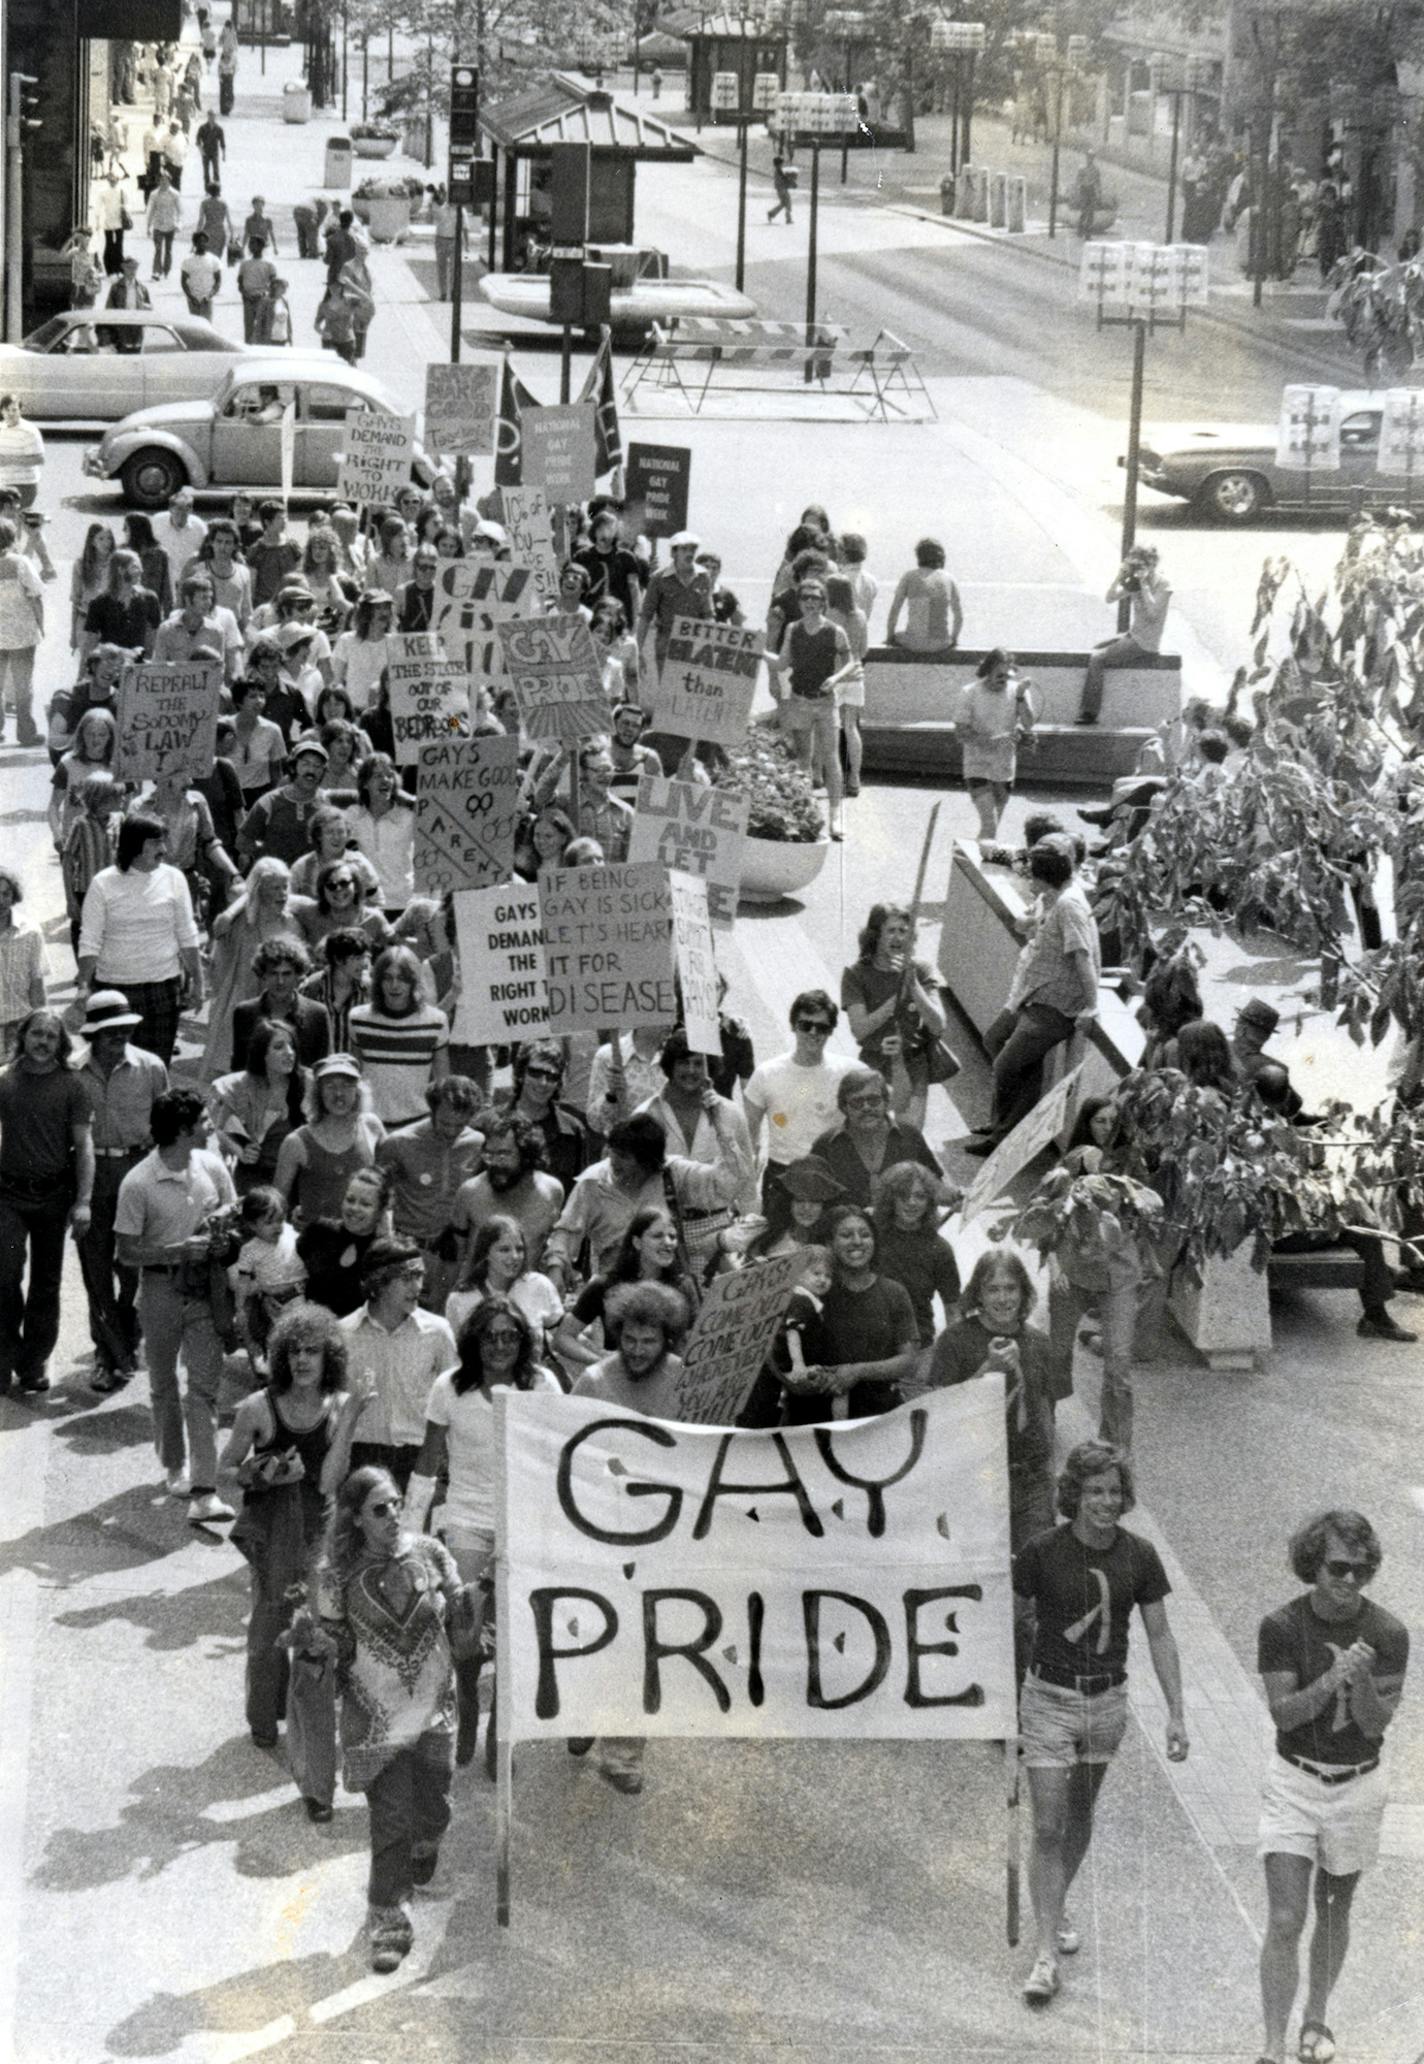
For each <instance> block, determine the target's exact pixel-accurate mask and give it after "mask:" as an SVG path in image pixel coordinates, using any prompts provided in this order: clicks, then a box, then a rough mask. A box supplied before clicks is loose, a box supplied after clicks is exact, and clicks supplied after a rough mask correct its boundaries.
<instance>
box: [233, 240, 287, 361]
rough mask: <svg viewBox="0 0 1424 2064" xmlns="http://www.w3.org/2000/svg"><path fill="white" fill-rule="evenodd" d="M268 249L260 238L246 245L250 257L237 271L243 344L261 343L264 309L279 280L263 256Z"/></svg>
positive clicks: (274, 270) (273, 268)
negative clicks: (260, 325) (273, 284)
mask: <svg viewBox="0 0 1424 2064" xmlns="http://www.w3.org/2000/svg"><path fill="white" fill-rule="evenodd" d="M265 249H266V246H265V245H264V244H263V241H262V239H261V237H254V238H253V239H252V241H251V243H249V245H248V246H247V256H246V257H245V258H244V259H243V260H242V262H241V264H240V265H239V266H238V268H237V291H238V293H239V294H240V295H241V296H242V340H243V342H244V344H256V343H260V342H261V333H260V329H259V324H260V323H261V319H262V309H263V307H264V305H265V303H266V300H267V297H268V295H269V294H270V293H271V291H272V282H273V281H274V280H275V279H276V277H277V268H276V267H275V266H274V265H271V264H269V262H268V260H267V259H266V258H265V257H264V256H263V253H264V251H265Z"/></svg>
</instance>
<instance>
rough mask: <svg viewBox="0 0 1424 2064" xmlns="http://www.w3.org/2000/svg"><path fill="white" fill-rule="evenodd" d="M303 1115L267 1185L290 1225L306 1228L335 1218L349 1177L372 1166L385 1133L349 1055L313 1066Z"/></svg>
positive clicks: (282, 1149) (288, 1139) (339, 1054)
mask: <svg viewBox="0 0 1424 2064" xmlns="http://www.w3.org/2000/svg"><path fill="white" fill-rule="evenodd" d="M303 1113H304V1122H303V1123H302V1124H301V1125H299V1126H298V1127H297V1129H296V1131H295V1132H291V1133H289V1134H288V1135H287V1137H286V1139H284V1140H283V1142H282V1147H281V1151H280V1153H279V1154H278V1156H277V1171H276V1174H275V1175H274V1176H273V1178H272V1180H273V1183H274V1184H275V1186H276V1187H277V1188H278V1189H279V1190H280V1191H281V1192H282V1195H283V1196H284V1197H285V1198H286V1200H287V1209H288V1211H289V1213H290V1214H291V1217H292V1219H293V1221H294V1223H295V1224H297V1225H310V1224H312V1222H313V1221H314V1220H316V1219H321V1218H336V1217H337V1216H338V1215H339V1213H340V1211H341V1206H342V1200H343V1198H344V1197H345V1195H346V1186H347V1184H348V1183H349V1181H350V1180H351V1178H352V1176H354V1175H355V1174H357V1173H358V1171H361V1170H364V1169H368V1168H372V1167H374V1166H375V1161H376V1149H377V1147H378V1146H379V1145H380V1143H381V1141H382V1140H383V1139H384V1138H385V1136H386V1128H385V1126H384V1125H383V1124H382V1123H381V1121H380V1119H379V1118H378V1117H377V1116H376V1114H375V1112H374V1111H372V1110H371V1108H370V1090H369V1088H368V1087H367V1085H366V1083H365V1082H364V1081H363V1080H362V1076H361V1069H360V1065H359V1063H358V1062H357V1061H355V1060H354V1059H353V1058H352V1056H351V1055H350V1054H349V1053H334V1054H328V1055H327V1057H326V1059H325V1060H324V1061H318V1062H317V1064H316V1066H315V1067H314V1068H313V1069H312V1071H311V1086H310V1088H309V1089H308V1091H307V1096H306V1102H305V1104H304V1106H303ZM387 1202H389V1198H387Z"/></svg>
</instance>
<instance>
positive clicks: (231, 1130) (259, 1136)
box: [208, 1018, 307, 1196]
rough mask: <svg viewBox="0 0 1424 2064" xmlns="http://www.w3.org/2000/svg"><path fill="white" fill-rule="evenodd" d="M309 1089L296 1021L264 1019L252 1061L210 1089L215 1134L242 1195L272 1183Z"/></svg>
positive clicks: (252, 1041)
mask: <svg viewBox="0 0 1424 2064" xmlns="http://www.w3.org/2000/svg"><path fill="white" fill-rule="evenodd" d="M306 1093H307V1074H306V1070H305V1069H304V1068H302V1067H299V1066H298V1064H297V1042H296V1037H295V1035H294V1033H293V1031H292V1028H291V1026H290V1025H286V1024H281V1023H274V1022H273V1020H272V1019H271V1018H259V1019H258V1020H257V1023H256V1024H255V1025H254V1026H253V1028H252V1034H251V1037H250V1038H249V1040H248V1042H247V1066H246V1067H245V1068H239V1069H238V1070H237V1071H236V1072H235V1073H233V1074H231V1075H220V1076H219V1077H218V1079H217V1081H216V1082H215V1083H214V1084H213V1086H212V1088H211V1089H210V1090H209V1091H208V1115H209V1117H210V1118H211V1120H212V1125H213V1137H214V1140H215V1142H216V1144H217V1145H218V1147H219V1148H220V1149H221V1150H222V1152H223V1154H224V1155H225V1156H226V1158H227V1159H228V1161H229V1162H230V1163H231V1165H232V1179H233V1182H234V1184H235V1185H236V1188H237V1193H238V1195H239V1196H242V1195H243V1194H244V1193H245V1192H246V1191H248V1190H250V1189H252V1188H254V1187H255V1186H256V1185H257V1184H258V1183H262V1184H267V1183H270V1182H271V1180H272V1178H273V1176H274V1175H275V1174H276V1172H277V1157H278V1154H279V1152H280V1151H281V1146H282V1142H283V1140H284V1139H286V1137H287V1135H288V1133H291V1132H295V1131H296V1129H297V1127H298V1126H299V1125H300V1124H301V1123H302V1122H303V1114H304V1109H305V1102H306Z"/></svg>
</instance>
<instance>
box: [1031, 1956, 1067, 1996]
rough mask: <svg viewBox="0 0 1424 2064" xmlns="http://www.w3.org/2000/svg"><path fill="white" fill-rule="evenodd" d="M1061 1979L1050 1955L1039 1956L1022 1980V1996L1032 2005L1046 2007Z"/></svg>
mask: <svg viewBox="0 0 1424 2064" xmlns="http://www.w3.org/2000/svg"><path fill="white" fill-rule="evenodd" d="M1061 1982H1062V1981H1061V1980H1060V1978H1059V1976H1058V1966H1057V1964H1055V1963H1054V1961H1053V1959H1052V1957H1046V1956H1041V1957H1040V1958H1039V1960H1038V1962H1037V1963H1036V1964H1035V1965H1034V1967H1033V1969H1032V1970H1031V1971H1030V1972H1029V1974H1028V1976H1027V1978H1025V1980H1024V1989H1023V1996H1024V1998H1025V1999H1026V2000H1027V2001H1028V2003H1029V2005H1030V2006H1033V2007H1046V2006H1047V2005H1048V2002H1049V2001H1050V2000H1051V1999H1052V1998H1053V1996H1054V1994H1055V1993H1056V1992H1057V1990H1058V1987H1059V1985H1060V1983H1061Z"/></svg>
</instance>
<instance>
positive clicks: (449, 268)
mask: <svg viewBox="0 0 1424 2064" xmlns="http://www.w3.org/2000/svg"><path fill="white" fill-rule="evenodd" d="M430 194H431V199H432V200H433V202H434V209H433V211H432V218H431V219H432V221H433V222H434V225H435V298H436V299H437V300H438V301H448V300H449V299H450V292H451V285H452V282H453V278H454V265H455V226H456V224H457V223H458V224H459V226H460V236H461V245H460V259H461V262H462V263H463V261H464V256H465V251H466V249H467V248H468V239H467V236H466V232H465V224H464V217H463V213H462V211H461V210H460V209H459V208H457V207H456V206H455V204H454V202H453V201H451V200H449V199H448V198H447V197H446V193H445V189H444V187H443V186H432V187H431V189H430Z"/></svg>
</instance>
